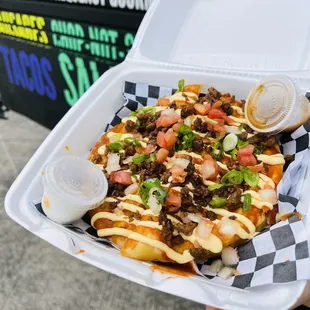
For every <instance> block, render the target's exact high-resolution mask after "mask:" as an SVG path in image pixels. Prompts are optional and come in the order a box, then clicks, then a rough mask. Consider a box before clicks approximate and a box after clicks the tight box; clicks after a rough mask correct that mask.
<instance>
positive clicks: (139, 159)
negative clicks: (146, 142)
mask: <svg viewBox="0 0 310 310" xmlns="http://www.w3.org/2000/svg"><path fill="white" fill-rule="evenodd" d="M145 160H146V155H145V154H137V155H135V156H134V157H133V158H132V162H133V163H134V164H135V165H138V164H141V163H143V162H144V161H145Z"/></svg>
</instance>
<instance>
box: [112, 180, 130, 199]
mask: <svg viewBox="0 0 310 310" xmlns="http://www.w3.org/2000/svg"><path fill="white" fill-rule="evenodd" d="M126 187H127V185H123V184H118V183H116V184H114V191H113V193H112V195H113V196H115V197H124V196H125V193H124V191H125V189H126Z"/></svg>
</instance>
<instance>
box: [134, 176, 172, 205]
mask: <svg viewBox="0 0 310 310" xmlns="http://www.w3.org/2000/svg"><path fill="white" fill-rule="evenodd" d="M154 187H156V198H157V200H158V202H160V203H164V202H165V200H166V199H167V195H168V191H167V190H165V189H163V188H162V187H161V184H160V181H159V180H158V179H148V180H146V181H144V182H143V183H142V184H141V186H140V189H139V195H140V197H141V200H142V202H143V204H144V206H145V207H147V208H149V205H148V200H149V197H150V190H151V189H152V188H154Z"/></svg>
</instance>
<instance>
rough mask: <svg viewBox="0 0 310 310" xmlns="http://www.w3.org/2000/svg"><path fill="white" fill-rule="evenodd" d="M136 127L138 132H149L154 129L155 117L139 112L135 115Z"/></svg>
mask: <svg viewBox="0 0 310 310" xmlns="http://www.w3.org/2000/svg"><path fill="white" fill-rule="evenodd" d="M137 119H138V120H137V127H138V131H139V132H142V133H143V132H150V131H153V130H155V129H156V116H155V115H151V114H148V113H143V112H139V113H138V114H137Z"/></svg>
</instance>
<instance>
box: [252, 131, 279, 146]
mask: <svg viewBox="0 0 310 310" xmlns="http://www.w3.org/2000/svg"><path fill="white" fill-rule="evenodd" d="M248 141H249V143H250V144H257V145H259V146H260V147H262V148H266V147H273V146H274V145H275V143H276V142H277V140H276V138H275V137H274V136H269V135H267V134H265V133H258V134H256V135H255V136H253V137H251V138H249V139H248Z"/></svg>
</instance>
